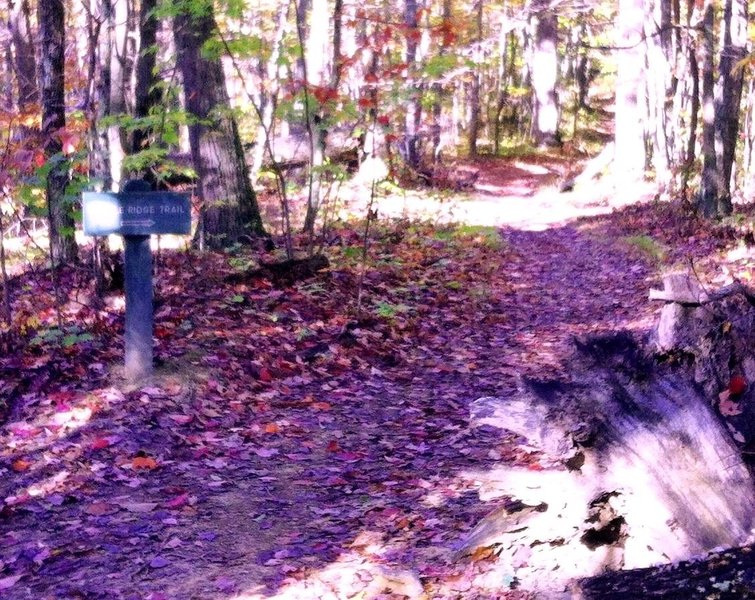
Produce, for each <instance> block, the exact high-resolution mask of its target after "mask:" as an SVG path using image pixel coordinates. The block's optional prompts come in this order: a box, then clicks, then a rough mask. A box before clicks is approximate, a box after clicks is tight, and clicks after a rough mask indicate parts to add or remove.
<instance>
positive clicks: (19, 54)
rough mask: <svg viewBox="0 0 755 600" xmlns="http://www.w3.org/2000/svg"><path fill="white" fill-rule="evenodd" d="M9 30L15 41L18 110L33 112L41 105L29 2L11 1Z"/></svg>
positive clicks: (22, 0)
mask: <svg viewBox="0 0 755 600" xmlns="http://www.w3.org/2000/svg"><path fill="white" fill-rule="evenodd" d="M8 4H9V6H8V11H9V19H8V29H9V31H10V35H11V40H12V41H13V50H14V53H13V58H14V71H15V74H16V85H17V87H18V104H17V106H18V109H19V111H20V112H22V113H23V112H26V111H28V110H33V109H34V108H36V105H37V104H38V103H39V86H38V85H37V59H36V57H35V55H34V43H33V37H32V34H31V25H30V22H29V2H28V0H9V2H8Z"/></svg>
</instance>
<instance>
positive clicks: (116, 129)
mask: <svg viewBox="0 0 755 600" xmlns="http://www.w3.org/2000/svg"><path fill="white" fill-rule="evenodd" d="M105 4H106V5H107V8H105V6H103V17H104V18H105V19H106V20H105V22H104V26H105V28H106V34H107V35H109V36H110V48H111V49H110V100H109V104H110V114H111V115H125V114H128V113H129V110H128V103H127V102H126V98H127V97H128V91H129V88H130V82H131V71H130V69H129V57H128V42H129V35H128V34H129V27H128V26H129V4H128V3H127V2H124V0H105ZM108 152H109V159H110V176H111V178H112V182H113V187H114V188H115V189H118V188H119V187H120V185H121V179H122V178H123V158H124V157H125V156H126V139H125V134H124V132H123V129H122V128H121V127H120V126H118V125H115V124H114V125H111V126H110V127H108Z"/></svg>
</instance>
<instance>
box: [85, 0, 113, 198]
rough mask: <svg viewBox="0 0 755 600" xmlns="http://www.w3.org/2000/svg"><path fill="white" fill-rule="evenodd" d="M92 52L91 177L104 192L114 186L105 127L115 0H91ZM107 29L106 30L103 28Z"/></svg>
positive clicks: (90, 70) (108, 102)
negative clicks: (113, 3)
mask: <svg viewBox="0 0 755 600" xmlns="http://www.w3.org/2000/svg"><path fill="white" fill-rule="evenodd" d="M89 8H90V19H91V21H92V23H91V25H90V28H91V29H90V32H89V34H90V40H89V42H90V44H93V47H92V48H91V50H90V57H89V60H90V66H89V73H90V77H91V80H92V82H93V87H92V97H91V98H90V100H89V103H88V104H89V106H88V108H89V111H90V114H91V117H90V119H89V121H90V131H89V135H90V142H89V144H90V152H89V175H90V177H91V178H92V179H93V180H94V181H95V182H98V183H99V186H100V187H101V188H102V189H103V190H108V191H109V190H110V189H111V188H112V185H113V178H112V171H111V169H110V149H109V138H108V127H105V126H103V125H102V122H103V120H104V118H105V117H107V116H109V115H110V114H111V113H110V85H111V79H110V65H111V54H112V52H113V38H112V36H111V35H110V31H109V30H108V26H107V24H108V23H109V22H110V20H111V19H112V10H113V7H112V4H111V0H90V6H89ZM103 25H104V27H103Z"/></svg>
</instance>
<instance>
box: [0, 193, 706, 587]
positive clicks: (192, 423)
mask: <svg viewBox="0 0 755 600" xmlns="http://www.w3.org/2000/svg"><path fill="white" fill-rule="evenodd" d="M657 212H658V210H657V209H654V208H652V207H650V208H648V207H645V208H637V209H635V208H633V207H632V208H630V209H628V210H627V211H623V212H621V213H615V214H614V215H610V216H602V217H591V218H588V219H585V220H582V221H578V222H575V223H573V224H570V225H565V226H560V227H554V228H551V229H547V230H544V231H526V230H522V229H513V228H506V227H503V228H501V229H499V230H497V231H498V236H499V238H500V239H498V240H495V241H494V243H491V237H490V232H487V231H486V232H485V234H484V235H478V234H477V232H475V231H474V230H472V231H469V230H462V229H460V228H454V227H447V228H441V229H439V228H437V227H431V226H430V225H428V224H425V223H421V222H408V221H399V222H395V223H390V224H387V225H385V226H384V227H382V228H381V229H379V231H378V232H377V234H376V237H375V239H374V240H373V248H372V251H371V261H370V264H369V266H368V269H367V271H366V274H365V278H364V285H365V291H364V297H365V298H366V302H365V306H364V309H363V311H362V314H361V315H359V316H357V315H355V313H354V311H353V305H354V296H355V285H356V282H357V277H358V268H359V265H358V264H357V262H356V261H355V259H354V258H353V257H354V256H355V254H356V253H355V252H353V251H351V250H350V249H351V248H353V247H354V245H352V244H356V243H357V242H355V241H354V240H357V241H358V235H357V234H356V233H355V232H353V231H352V230H350V229H349V228H348V227H344V229H343V230H342V231H336V232H334V235H333V240H332V244H331V246H330V247H329V248H328V252H329V255H330V256H331V259H332V263H333V267H332V268H331V270H330V272H329V273H326V274H324V275H321V276H319V277H318V278H315V279H310V280H305V281H302V282H299V283H297V284H295V285H293V286H291V287H287V288H283V289H275V288H273V287H272V286H271V285H269V282H266V281H264V280H260V281H252V282H249V283H248V284H241V285H235V286H234V287H233V289H232V290H229V289H227V288H226V284H224V280H223V277H224V275H225V274H227V273H229V272H230V271H231V268H230V267H229V266H228V264H227V260H226V257H224V256H222V255H205V256H189V255H185V254H184V255H181V254H178V255H170V254H167V255H164V256H161V258H160V272H159V273H160V274H159V277H158V288H157V294H158V299H159V302H160V304H161V308H160V309H159V311H158V312H157V319H156V327H157V328H159V331H160V335H159V336H158V344H157V358H158V361H159V362H160V363H162V364H163V367H161V368H160V369H159V370H158V371H159V374H158V376H157V377H156V379H155V382H153V383H151V384H150V385H149V386H147V387H143V388H141V389H129V388H127V387H126V386H124V385H123V384H122V383H119V381H118V379H117V377H116V376H115V375H113V374H112V372H109V370H108V369H107V368H104V367H103V365H117V364H118V362H119V361H120V344H121V341H120V337H119V331H120V330H121V328H122V316H120V315H117V314H113V313H112V312H106V311H99V310H97V309H94V308H81V307H79V308H78V309H77V311H76V314H75V318H76V319H77V321H78V322H79V323H80V324H81V323H85V324H86V326H87V330H89V331H91V332H92V333H93V339H91V340H89V339H87V340H85V341H83V342H82V343H80V344H76V345H73V346H71V347H70V348H66V349H64V350H62V351H61V349H59V348H54V347H51V346H48V345H45V344H36V345H29V346H26V347H24V348H20V349H18V351H17V352H15V353H13V354H10V355H8V356H5V357H3V358H2V359H0V369H1V370H2V376H3V384H2V387H1V388H0V391H1V392H2V394H3V395H2V399H3V400H4V401H5V403H6V423H5V425H4V426H3V427H2V430H1V431H0V442H2V451H1V452H2V454H1V456H2V463H0V469H1V470H2V471H3V473H2V475H3V477H2V478H1V479H0V523H1V524H0V589H2V590H3V594H2V595H3V598H9V599H13V598H19V599H20V598H28V597H30V595H31V596H34V597H39V598H43V597H51V598H108V599H116V598H129V599H131V598H144V599H147V598H152V599H153V600H155V599H158V598H190V597H196V598H229V597H232V596H234V595H235V594H242V595H243V594H246V595H245V596H243V597H249V598H274V597H280V598H283V597H291V598H375V597H387V598H388V597H390V598H393V597H396V598H399V597H409V598H417V597H426V598H465V599H467V598H468V599H472V598H491V597H499V598H511V599H517V598H527V597H528V594H527V592H526V590H517V589H516V572H515V569H509V570H506V569H503V570H502V567H501V562H500V557H499V556H498V554H497V553H496V552H493V551H492V550H490V549H483V550H480V553H479V554H476V555H474V556H472V557H469V558H467V559H465V560H460V559H458V557H456V554H455V545H456V544H457V543H458V541H459V539H460V538H461V537H462V535H463V533H464V532H466V531H468V530H469V529H471V528H472V527H473V526H474V525H475V524H476V523H477V522H478V521H479V519H480V518H482V516H484V515H485V514H486V513H487V512H489V511H490V508H491V506H490V505H489V504H488V503H484V502H482V501H481V500H480V498H479V496H478V490H479V486H480V482H479V481H476V480H475V478H474V477H473V476H472V475H470V473H473V472H479V471H480V470H484V469H487V468H493V467H494V466H496V465H500V464H501V463H505V464H508V465H517V466H525V467H528V468H531V469H535V470H536V469H540V468H542V467H541V465H540V463H539V456H538V455H537V454H536V453H533V452H531V451H530V450H528V449H527V448H526V447H524V446H523V444H522V440H520V439H519V438H517V437H516V436H515V435H513V434H506V433H504V432H501V431H499V430H496V429H493V428H487V427H479V428H470V427H469V411H468V404H469V403H470V402H471V401H473V400H474V399H476V398H478V397H481V396H485V395H502V394H505V393H507V392H509V391H511V390H512V389H514V387H515V386H516V382H517V378H518V377H520V376H522V375H527V374H529V375H537V376H546V375H552V374H560V375H566V374H563V373H561V372H560V369H561V360H562V359H563V358H564V357H565V355H566V353H568V351H569V345H570V340H571V339H572V337H573V336H575V335H581V334H584V333H588V332H592V331H599V330H602V329H612V328H619V327H630V328H643V327H648V326H649V324H650V323H652V320H653V318H654V313H653V311H654V308H653V307H652V306H651V305H650V304H649V303H648V302H647V301H646V295H647V289H648V288H649V287H651V285H652V284H653V283H654V282H655V281H656V279H657V277H658V270H657V265H654V264H653V263H652V261H651V260H649V259H647V258H646V257H642V256H638V255H637V254H635V253H633V251H632V249H631V248H627V247H626V246H625V245H621V244H618V243H617V242H616V232H617V231H620V232H622V233H624V234H628V233H632V231H633V229H643V228H646V226H648V224H649V223H655V222H656V221H653V219H654V217H655V216H657V214H656V213H657ZM686 233H688V232H683V234H684V235H679V236H677V237H676V238H673V236H670V237H671V238H672V239H670V240H669V241H670V242H675V244H676V245H677V246H678V245H680V244H681V243H682V242H685V243H687V242H688V245H687V248H688V249H690V248H691V250H690V252H693V253H694V252H697V256H700V257H702V256H707V254H705V253H706V252H709V251H710V249H711V246H715V245H716V244H717V242H715V243H714V242H710V240H715V239H718V238H716V236H715V235H714V234H711V233H708V232H705V236H707V237H705V239H706V240H708V241H706V242H705V243H702V244H700V243H698V242H697V240H698V238H695V237H694V236H693V235H686ZM685 235H686V237H685ZM690 240H692V241H690ZM675 247H676V246H675ZM70 284H71V289H72V290H75V291H76V290H82V291H83V290H84V289H85V287H86V282H84V281H78V280H76V279H75V278H74V276H73V275H72V276H71V281H70ZM35 285H40V286H41V291H40V294H39V295H38V297H37V298H38V300H39V301H40V302H42V301H44V300H45V299H46V300H47V301H51V299H52V294H51V293H50V291H49V289H46V288H45V284H44V281H43V280H39V281H36V282H35ZM236 296H239V297H243V298H244V302H229V301H228V298H235V297H236ZM36 308H37V311H38V312H41V311H42V310H43V308H44V307H43V306H39V307H36ZM114 370H115V367H113V369H111V370H110V371H114ZM522 560H526V558H524V559H522Z"/></svg>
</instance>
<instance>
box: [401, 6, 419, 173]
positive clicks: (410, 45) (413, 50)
mask: <svg viewBox="0 0 755 600" xmlns="http://www.w3.org/2000/svg"><path fill="white" fill-rule="evenodd" d="M418 10H419V4H418V2H417V0H405V3H404V27H405V28H406V32H405V37H406V52H405V57H406V60H405V62H406V69H407V71H408V75H407V79H406V84H407V93H408V95H409V98H408V100H407V103H406V115H405V117H404V143H403V155H404V160H405V161H406V163H407V164H408V165H409V166H410V167H411V168H412V169H414V170H416V169H418V168H419V166H420V165H419V163H420V156H419V123H420V119H421V116H422V107H421V105H420V90H419V88H418V86H417V82H416V80H415V78H414V70H415V69H416V62H417V45H418V42H419V38H420V32H419V21H418V18H417V17H418Z"/></svg>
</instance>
